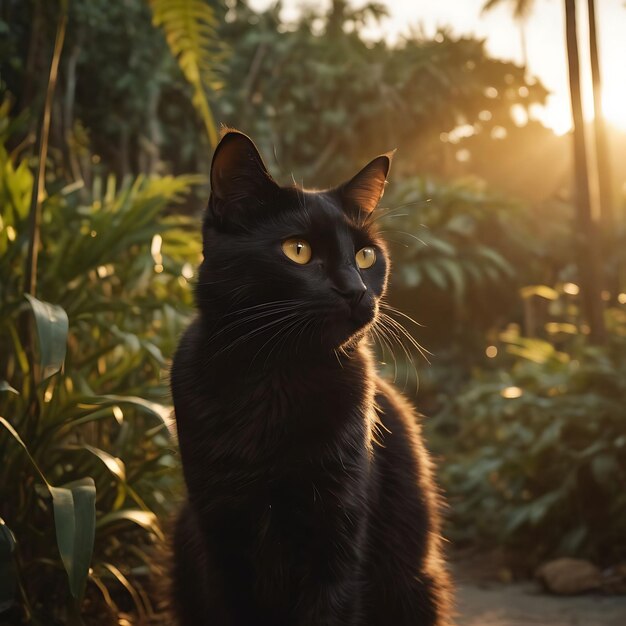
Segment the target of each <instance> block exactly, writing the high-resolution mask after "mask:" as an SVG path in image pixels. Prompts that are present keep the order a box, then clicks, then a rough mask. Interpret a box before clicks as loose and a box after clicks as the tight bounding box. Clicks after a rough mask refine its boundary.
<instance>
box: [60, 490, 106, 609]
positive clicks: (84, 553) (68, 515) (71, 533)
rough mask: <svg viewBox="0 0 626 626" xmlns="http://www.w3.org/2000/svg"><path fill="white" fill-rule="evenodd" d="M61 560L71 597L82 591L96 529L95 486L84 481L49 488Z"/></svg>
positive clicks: (87, 572) (77, 596)
mask: <svg viewBox="0 0 626 626" xmlns="http://www.w3.org/2000/svg"><path fill="white" fill-rule="evenodd" d="M49 490H50V493H51V494H52V504H53V508H54V525H55V528H56V536H57V545H58V546H59V553H60V554H61V560H62V561H63V565H64V566H65V571H66V572H67V577H68V579H69V583H70V591H71V593H72V596H73V597H74V598H77V599H80V598H81V597H82V595H83V592H84V590H85V583H86V581H87V575H88V574H89V566H90V564H91V556H92V553H93V544H94V537H95V527H96V486H95V484H94V482H93V479H91V478H84V479H82V480H80V481H77V482H75V483H71V484H69V485H66V486H65V487H49Z"/></svg>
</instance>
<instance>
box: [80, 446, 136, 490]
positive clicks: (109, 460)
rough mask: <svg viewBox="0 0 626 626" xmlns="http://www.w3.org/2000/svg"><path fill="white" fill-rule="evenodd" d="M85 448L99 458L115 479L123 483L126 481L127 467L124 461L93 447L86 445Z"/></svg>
mask: <svg viewBox="0 0 626 626" xmlns="http://www.w3.org/2000/svg"><path fill="white" fill-rule="evenodd" d="M83 448H84V449H85V450H87V451H89V452H91V454H93V455H94V456H97V457H98V458H99V459H100V460H101V461H102V462H103V463H104V464H105V465H106V467H107V469H108V470H109V471H110V472H111V474H113V475H114V476H115V477H117V478H119V479H120V480H121V481H125V480H126V467H125V466H124V461H122V459H118V458H117V457H115V456H113V455H112V454H109V453H108V452H105V451H104V450H101V449H100V448H95V447H93V446H88V445H85V446H83Z"/></svg>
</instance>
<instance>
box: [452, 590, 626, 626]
mask: <svg viewBox="0 0 626 626" xmlns="http://www.w3.org/2000/svg"><path fill="white" fill-rule="evenodd" d="M457 611H458V616H457V620H456V623H457V624H458V626H626V596H602V595H585V596H576V597H571V598H564V597H556V596H550V595H546V594H543V593H542V592H541V590H540V589H539V588H538V587H537V586H535V585H534V584H531V583H524V584H519V583H516V584H509V585H501V584H493V585H489V586H485V585H480V586H479V585H476V584H472V583H460V584H459V587H458V589H457Z"/></svg>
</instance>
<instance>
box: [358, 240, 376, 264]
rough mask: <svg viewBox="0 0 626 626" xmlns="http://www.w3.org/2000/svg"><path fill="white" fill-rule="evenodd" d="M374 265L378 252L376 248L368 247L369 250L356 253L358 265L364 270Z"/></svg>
mask: <svg viewBox="0 0 626 626" xmlns="http://www.w3.org/2000/svg"><path fill="white" fill-rule="evenodd" d="M374 263H376V251H375V250H374V248H371V247H369V246H368V247H367V248H361V249H360V250H359V251H358V252H357V253H356V264H357V265H358V266H359V267H360V268H361V269H362V270H366V269H368V268H370V267H372V265H374Z"/></svg>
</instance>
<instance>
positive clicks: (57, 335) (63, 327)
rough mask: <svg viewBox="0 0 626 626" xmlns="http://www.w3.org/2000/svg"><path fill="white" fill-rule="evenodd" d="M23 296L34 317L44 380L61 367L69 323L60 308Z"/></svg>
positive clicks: (29, 296)
mask: <svg viewBox="0 0 626 626" xmlns="http://www.w3.org/2000/svg"><path fill="white" fill-rule="evenodd" d="M25 295H26V298H27V300H28V302H29V304H30V307H31V309H32V310H33V314H34V315H35V322H36V325H37V335H38V337H39V361H40V364H41V370H42V378H43V379H44V380H45V379H46V378H49V377H50V376H52V375H53V374H56V373H57V372H58V371H59V370H60V369H61V367H63V362H64V361H65V351H66V348H67V332H68V327H69V321H68V319H67V313H66V312H65V311H64V310H63V308H62V307H60V306H57V305H54V304H50V303H49V302H42V301H41V300H37V298H34V297H33V296H31V295H30V294H25Z"/></svg>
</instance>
